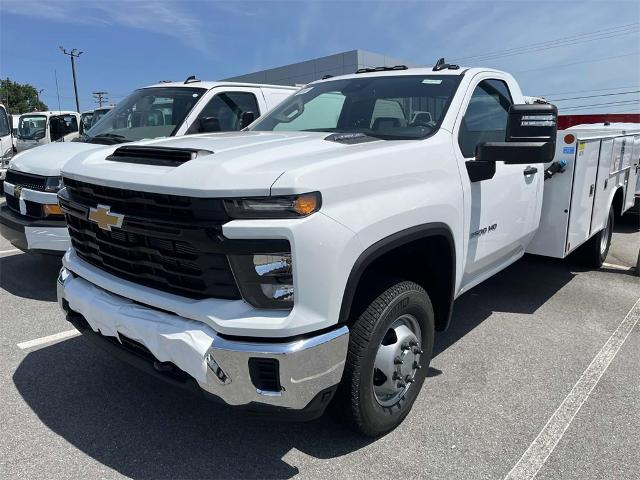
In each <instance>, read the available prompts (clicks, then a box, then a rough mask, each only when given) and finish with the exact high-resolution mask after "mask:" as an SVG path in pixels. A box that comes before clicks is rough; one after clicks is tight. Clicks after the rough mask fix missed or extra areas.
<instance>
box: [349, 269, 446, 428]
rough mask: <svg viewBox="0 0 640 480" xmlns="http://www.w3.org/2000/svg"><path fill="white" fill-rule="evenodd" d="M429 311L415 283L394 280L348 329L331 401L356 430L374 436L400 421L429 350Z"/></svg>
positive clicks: (422, 374) (424, 370) (431, 337)
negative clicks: (342, 363) (343, 361)
mask: <svg viewBox="0 0 640 480" xmlns="http://www.w3.org/2000/svg"><path fill="white" fill-rule="evenodd" d="M433 340H434V314H433V307H432V305H431V300H430V299H429V295H428V294H427V292H426V291H425V290H424V289H423V288H422V287H421V286H420V285H418V284H416V283H413V282H409V281H403V282H399V283H396V284H395V285H393V286H392V287H390V288H388V289H387V290H386V291H384V292H383V293H382V294H380V295H379V296H378V297H377V298H376V299H375V300H373V301H372V302H371V303H370V304H369V306H368V307H367V309H366V310H365V311H364V313H362V314H361V315H360V316H359V317H358V319H357V320H356V321H355V323H354V324H353V326H352V328H351V332H350V340H349V349H348V352H347V359H346V364H345V370H344V375H343V378H342V383H341V384H340V389H339V393H338V397H337V398H336V401H337V402H338V407H339V408H340V411H341V413H342V415H343V416H344V417H345V418H346V420H347V421H348V422H349V423H350V424H351V425H352V426H353V427H354V428H355V429H356V430H358V431H359V432H360V433H362V434H364V435H367V436H371V437H377V436H379V435H383V434H385V433H387V432H389V431H391V430H393V429H394V428H395V427H397V426H398V425H400V423H402V421H403V420H404V418H405V417H406V416H407V414H408V413H409V411H410V410H411V407H412V406H413V403H414V401H415V399H416V398H417V396H418V393H419V392H420V389H421V387H422V384H423V383H424V379H425V377H426V373H427V371H428V369H429V363H430V362H431V357H432V354H433Z"/></svg>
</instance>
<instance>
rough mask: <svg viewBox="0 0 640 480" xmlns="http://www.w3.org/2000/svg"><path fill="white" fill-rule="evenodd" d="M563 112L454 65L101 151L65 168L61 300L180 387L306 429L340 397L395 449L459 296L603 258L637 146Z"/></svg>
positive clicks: (389, 73)
mask: <svg viewBox="0 0 640 480" xmlns="http://www.w3.org/2000/svg"><path fill="white" fill-rule="evenodd" d="M556 117H557V111H556V108H555V107H554V106H553V105H545V104H535V105H525V104H524V98H523V95H522V92H521V91H520V88H519V86H518V83H517V82H516V81H515V79H514V78H513V77H512V76H511V75H509V74H508V73H505V72H501V71H497V70H491V69H486V68H460V67H458V66H455V65H447V64H446V63H445V62H444V61H443V60H442V61H439V62H438V64H437V65H436V66H435V67H434V68H433V69H431V68H415V69H407V68H406V67H402V66H399V67H394V68H379V69H363V70H360V71H358V72H357V73H356V74H353V75H346V76H341V77H335V78H329V79H325V80H322V81H317V82H314V83H311V84H309V85H308V86H306V87H305V88H303V89H302V90H300V91H299V92H297V93H296V94H295V95H293V96H291V97H290V98H289V99H287V100H286V101H284V102H283V103H282V104H280V105H279V106H278V107H276V108H275V109H274V110H272V111H271V112H269V113H268V114H267V115H265V116H263V117H262V118H261V119H260V120H258V121H257V122H255V123H254V124H252V126H251V127H249V129H248V131H243V132H235V133H227V134H219V135H208V134H203V135H194V136H191V137H183V138H175V139H163V140H158V141H155V142H147V143H145V144H132V145H127V146H124V147H119V146H117V145H116V146H113V147H109V148H106V149H101V150H93V151H90V152H86V153H85V154H82V155H79V156H77V157H76V158H74V159H73V160H71V161H70V162H69V163H67V164H66V165H65V166H64V167H63V171H62V175H63V178H64V185H65V188H63V189H62V190H61V191H60V192H59V194H58V196H59V201H60V205H61V208H62V210H63V211H64V213H65V216H66V219H67V223H68V227H69V232H70V235H71V243H72V247H71V249H70V250H69V251H68V252H67V253H66V254H65V256H64V258H63V265H64V266H63V268H62V270H61V272H60V275H59V278H58V299H59V303H60V305H61V307H62V308H63V309H64V311H65V312H66V314H67V318H68V320H69V321H70V322H71V323H72V324H73V325H75V326H76V327H77V328H78V329H79V330H80V331H81V332H82V333H84V334H85V335H86V337H87V338H88V339H90V340H91V341H94V342H96V344H99V345H101V346H103V347H105V348H108V349H109V350H110V351H112V352H113V353H114V354H115V355H117V356H119V357H120V358H122V359H124V360H126V361H127V362H129V363H131V364H133V365H136V366H137V367H139V368H142V369H144V370H146V371H147V372H149V373H150V374H153V375H155V376H157V377H160V378H163V379H164V380H167V381H169V382H171V383H173V384H175V385H178V386H182V387H185V388H191V389H195V390H196V391H199V392H202V393H204V394H205V395H206V396H207V397H211V398H215V399H219V400H222V401H224V402H225V403H227V404H229V405H234V406H238V407H243V408H247V409H249V410H261V411H267V412H270V413H271V414H273V415H288V416H291V417H297V418H314V417H317V416H318V415H320V414H322V412H323V411H324V409H325V408H326V406H327V405H328V404H329V402H331V401H334V402H337V403H338V411H340V412H342V413H343V414H344V416H345V418H346V419H347V420H348V421H349V422H350V423H351V424H352V425H353V426H354V427H355V428H356V429H357V430H358V431H360V432H362V433H363V434H365V435H371V436H376V435H381V434H383V433H385V432H387V431H389V430H391V429H393V428H395V427H396V426H397V425H399V424H400V422H402V420H403V419H404V418H405V416H406V415H407V413H408V412H409V410H410V409H411V406H412V405H413V403H414V400H415V399H416V397H417V395H418V393H419V391H420V388H421V386H422V384H423V382H424V381H425V378H426V372H427V370H428V367H429V362H430V360H431V356H432V351H433V342H434V334H435V331H440V330H444V329H446V328H447V327H448V325H449V322H450V319H451V312H452V309H453V305H454V300H455V298H456V297H457V296H459V295H460V294H462V293H463V292H465V291H467V290H469V289H470V288H472V287H473V286H475V285H477V284H478V283H480V282H482V281H483V280H485V279H487V278H489V277H491V276H492V275H494V274H495V273H497V272H499V271H500V270H502V269H503V268H505V267H507V266H508V265H510V264H512V263H513V262H515V261H516V260H518V259H519V258H521V257H522V256H523V255H524V253H525V252H527V251H531V252H535V253H537V254H541V255H547V256H552V257H558V258H564V257H565V256H567V255H568V254H569V253H570V252H573V251H575V250H576V249H579V248H582V249H583V252H582V253H583V254H584V256H585V260H586V261H587V262H589V263H590V264H592V265H600V264H601V263H602V261H603V260H604V257H605V256H606V254H607V250H608V248H609V241H610V238H611V230H612V226H613V222H614V215H613V213H612V212H614V210H615V209H617V210H619V211H622V210H624V209H625V208H626V206H627V202H626V198H627V192H628V189H629V185H630V182H631V181H633V182H635V170H633V169H631V167H632V166H635V165H637V163H638V152H637V150H635V145H636V141H637V137H635V136H631V135H627V134H626V133H619V134H618V133H614V134H611V133H608V132H605V133H602V134H596V133H594V132H584V131H582V130H579V129H573V130H570V131H566V132H560V133H558V134H557V135H556ZM630 145H634V147H628V146H630ZM622 149H624V150H622ZM627 152H628V153H629V155H627ZM625 155H626V156H625ZM632 171H633V172H634V173H630V172H632ZM627 176H628V180H627V181H626V182H627V183H625V181H624V180H623V179H622V177H625V178H627Z"/></svg>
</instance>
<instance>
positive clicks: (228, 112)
mask: <svg viewBox="0 0 640 480" xmlns="http://www.w3.org/2000/svg"><path fill="white" fill-rule="evenodd" d="M296 90H297V88H294V87H285V86H280V85H255V84H242V83H230V82H201V81H199V80H195V78H194V77H189V78H188V79H187V80H186V81H185V82H173V83H160V84H157V85H152V86H150V87H145V88H141V89H139V90H136V91H134V92H133V93H132V94H131V95H129V96H128V97H126V98H125V99H123V100H122V101H120V103H118V105H117V107H115V108H113V109H111V107H108V108H98V109H96V110H94V111H93V117H94V118H92V119H91V127H90V129H89V130H88V131H86V132H84V133H83V134H82V135H81V136H80V137H79V138H77V139H76V141H73V142H64V143H60V142H54V143H51V144H48V145H43V146H40V147H38V148H34V149H31V150H28V151H26V152H24V153H19V154H18V155H16V156H15V157H14V158H13V161H12V162H11V164H10V165H9V169H8V171H7V173H6V176H7V179H6V180H7V181H6V182H5V184H4V193H5V196H6V201H7V205H6V206H4V207H2V209H1V210H0V233H1V234H2V236H3V237H5V238H6V239H8V240H9V241H10V242H11V243H12V244H13V245H15V246H16V247H18V248H20V249H22V250H25V251H31V252H37V253H53V254H58V255H62V253H63V252H65V251H66V250H67V249H68V248H69V234H68V233H67V229H66V225H65V222H64V217H63V215H62V212H61V211H60V208H59V207H58V200H57V197H56V194H57V192H58V190H59V189H60V168H61V167H62V165H64V164H65V163H66V162H67V161H69V159H71V158H73V156H74V155H76V154H79V153H82V152H89V151H92V150H97V149H100V148H102V147H103V146H104V145H115V144H122V143H127V142H132V141H139V140H141V139H145V138H146V139H151V138H157V137H166V136H181V135H188V134H192V133H197V132H212V131H229V130H239V129H240V128H243V127H245V126H247V125H248V124H249V123H251V122H252V121H253V120H254V119H255V118H256V117H257V116H259V115H260V114H262V113H264V112H266V111H267V110H269V109H271V108H273V107H274V106H276V105H277V104H278V103H280V102H281V101H282V100H284V99H285V98H286V97H288V96H289V95H291V94H292V93H293V92H295V91H296ZM75 115H78V114H75ZM36 120H42V122H41V123H42V128H44V125H45V124H46V121H45V120H46V117H45V116H43V114H40V113H38V114H35V113H34V114H28V115H23V116H22V117H21V122H22V123H21V125H23V124H24V128H23V130H21V131H22V132H23V139H24V138H26V137H25V135H26V134H27V133H28V134H29V135H36V130H35V126H36V125H37V123H36ZM28 125H31V126H32V127H33V128H34V129H33V130H32V129H31V128H30V127H27V126H28ZM21 128H22V127H21ZM27 129H28V130H27ZM75 130H76V135H77V130H78V125H77V123H76V125H75ZM42 134H43V133H42V130H40V133H38V134H37V135H42ZM27 136H28V135H27ZM25 141H26V140H25ZM0 171H2V170H0Z"/></svg>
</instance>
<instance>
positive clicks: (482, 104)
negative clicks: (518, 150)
mask: <svg viewBox="0 0 640 480" xmlns="http://www.w3.org/2000/svg"><path fill="white" fill-rule="evenodd" d="M512 104H513V100H512V96H511V92H510V89H509V85H508V83H507V80H506V79H500V78H480V79H477V80H476V81H474V82H473V83H472V84H471V86H470V89H469V92H467V96H466V98H465V101H464V103H463V105H466V106H465V107H463V112H464V114H463V115H462V117H459V118H458V120H457V125H456V130H457V132H456V133H457V135H456V136H455V138H457V140H458V141H457V144H456V145H455V146H454V148H455V151H456V155H457V156H458V161H459V162H458V163H459V164H460V165H462V166H463V167H462V168H461V172H460V174H461V177H462V182H463V189H464V193H465V194H464V197H465V198H464V203H465V219H464V226H465V236H466V248H465V256H466V262H465V269H464V274H463V279H462V288H463V290H464V289H465V287H466V288H471V287H472V286H474V285H476V284H478V283H480V282H481V281H482V280H484V279H485V278H487V277H489V276H491V275H493V274H494V273H495V272H497V271H499V270H501V269H502V268H504V267H505V266H507V265H509V264H510V263H512V262H513V261H515V260H516V259H518V258H519V257H520V256H522V255H523V253H524V250H525V247H526V245H527V244H528V242H529V239H530V238H531V236H532V235H533V233H534V231H535V229H536V226H537V224H538V219H539V216H540V209H539V208H538V201H537V198H538V194H539V190H540V189H541V187H542V181H543V180H542V179H543V166H542V165H505V164H504V163H502V162H497V163H496V171H495V175H494V176H493V178H490V179H486V180H482V181H476V182H471V181H470V178H469V175H468V171H467V168H466V163H467V162H474V161H475V151H476V146H477V145H478V144H481V143H484V142H490V141H499V142H503V141H505V136H506V127H507V118H508V112H509V107H510V106H511V105H512Z"/></svg>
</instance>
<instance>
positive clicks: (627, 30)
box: [454, 22, 640, 62]
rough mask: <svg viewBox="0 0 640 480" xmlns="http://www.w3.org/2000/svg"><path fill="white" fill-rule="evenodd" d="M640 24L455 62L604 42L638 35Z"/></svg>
mask: <svg viewBox="0 0 640 480" xmlns="http://www.w3.org/2000/svg"><path fill="white" fill-rule="evenodd" d="M639 24H640V22H634V23H630V24H626V25H620V26H617V27H611V28H608V29H602V30H595V31H593V32H585V33H581V34H576V35H571V36H568V37H560V38H556V39H553V40H548V41H545V42H536V43H531V44H529V45H522V46H520V47H514V48H510V49H505V50H498V51H493V52H487V53H483V54H476V55H469V56H466V57H457V58H455V59H454V61H456V62H459V61H460V60H468V59H476V60H491V59H494V58H500V57H507V56H513V55H521V54H523V53H533V52H535V51H540V50H546V49H549V48H558V47H564V46H569V45H575V44H578V43H585V42H591V41H594V40H604V39H607V38H613V37H617V36H621V35H628V34H631V33H636V32H637V31H638V29H637V28H634V27H635V26H637V25H639Z"/></svg>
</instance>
